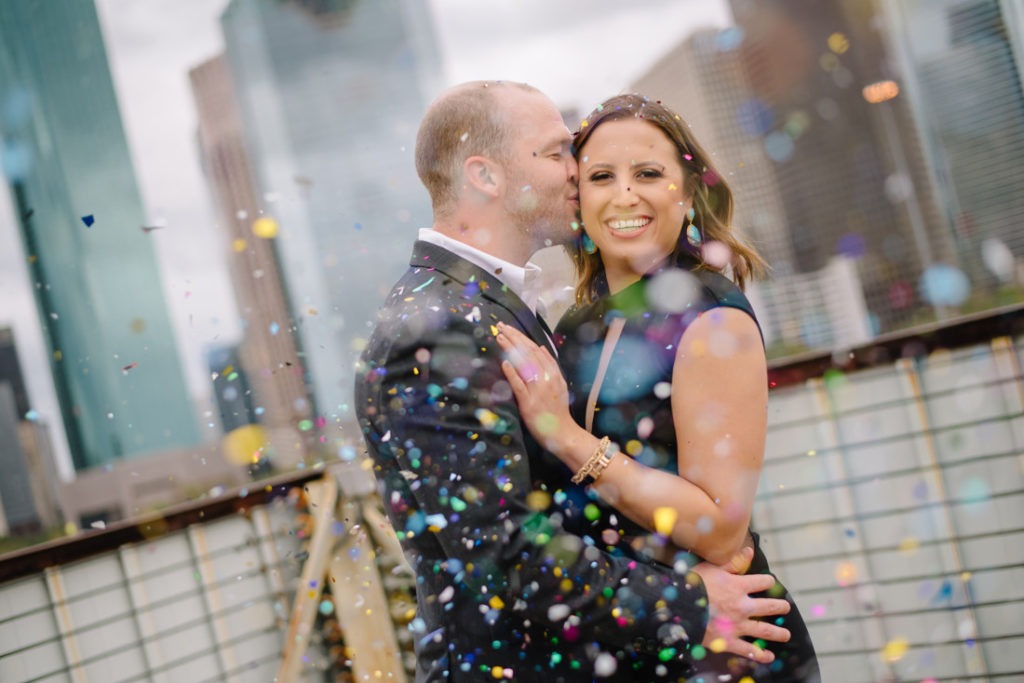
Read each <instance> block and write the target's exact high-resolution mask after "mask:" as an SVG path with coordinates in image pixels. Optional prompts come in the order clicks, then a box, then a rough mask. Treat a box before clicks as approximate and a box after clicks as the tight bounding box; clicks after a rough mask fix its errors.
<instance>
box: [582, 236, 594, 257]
mask: <svg viewBox="0 0 1024 683" xmlns="http://www.w3.org/2000/svg"><path fill="white" fill-rule="evenodd" d="M583 251H585V252H587V253H588V254H593V253H594V252H596V251H597V245H596V244H594V240H592V239H590V235H588V234H587V233H583Z"/></svg>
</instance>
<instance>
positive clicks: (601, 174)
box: [590, 171, 612, 183]
mask: <svg viewBox="0 0 1024 683" xmlns="http://www.w3.org/2000/svg"><path fill="white" fill-rule="evenodd" d="M611 177H612V174H611V173H607V172H605V171H598V172H597V173H591V174H590V182H592V183H596V182H600V181H602V180H608V179H609V178H611Z"/></svg>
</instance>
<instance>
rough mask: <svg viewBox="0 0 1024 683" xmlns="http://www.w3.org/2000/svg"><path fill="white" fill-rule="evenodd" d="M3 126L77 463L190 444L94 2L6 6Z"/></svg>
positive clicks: (190, 424)
mask: <svg viewBox="0 0 1024 683" xmlns="http://www.w3.org/2000/svg"><path fill="white" fill-rule="evenodd" d="M0 131H2V133H3V147H2V157H0V158H2V164H3V173H4V176H5V180H6V182H7V183H8V184H9V186H10V188H11V195H12V197H13V199H14V205H15V210H16V212H17V216H16V218H17V220H18V222H19V224H20V227H21V235H22V240H23V243H24V248H25V251H26V254H25V256H26V259H27V260H28V264H29V269H30V273H31V275H32V278H33V285H34V289H35V293H36V303H37V306H38V309H39V315H40V319H41V321H42V324H43V327H44V329H45V331H46V333H47V334H46V336H47V339H48V343H49V345H50V348H49V352H50V358H51V367H52V370H53V379H54V383H55V385H56V390H57V396H58V400H59V402H60V407H61V413H62V417H63V421H64V426H65V429H66V432H67V436H68V442H69V445H70V448H71V456H72V460H73V462H74V465H75V468H76V469H77V470H82V469H87V468H90V467H94V466H97V465H102V464H104V463H108V462H111V461H114V460H117V459H121V458H128V457H133V456H137V455H141V454H144V453H147V452H152V451H157V450H163V449H169V448H181V447H188V446H192V445H195V444H197V443H198V441H199V432H198V430H197V426H196V423H195V419H194V417H193V414H192V408H191V404H190V402H189V399H188V393H187V391H186V388H185V381H184V374H183V372H182V368H181V364H180V361H179V358H178V354H177V349H176V346H175V342H174V334H173V331H172V328H171V324H170V320H169V318H168V314H167V310H166V306H165V301H164V295H163V291H162V289H161V283H160V276H159V272H158V268H157V261H156V258H155V255H154V252H153V247H152V245H151V244H150V242H149V237H148V236H147V234H146V233H145V231H144V230H143V229H142V226H143V225H144V224H145V222H146V221H145V216H144V212H143V208H142V202H141V199H140V197H139V192H138V188H137V186H136V182H135V176H134V171H133V168H132V162H131V157H130V155H129V150H128V144H127V141H126V139H125V134H124V130H123V127H122V124H121V116H120V113H119V111H118V104H117V98H116V96H115V92H114V84H113V81H112V79H111V75H110V69H109V66H108V64H107V56H106V51H105V48H104V44H103V35H102V33H101V31H100V25H99V20H98V18H97V15H96V9H95V7H94V6H93V3H92V2H89V1H80V0H53V1H47V2H36V1H33V0H8V1H5V2H3V3H0Z"/></svg>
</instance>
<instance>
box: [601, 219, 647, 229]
mask: <svg viewBox="0 0 1024 683" xmlns="http://www.w3.org/2000/svg"><path fill="white" fill-rule="evenodd" d="M650 222H651V219H650V218H630V219H629V220H619V221H608V227H609V228H611V229H612V230H615V231H616V232H636V231H637V230H639V229H640V228H642V227H644V226H645V225H647V224H648V223H650Z"/></svg>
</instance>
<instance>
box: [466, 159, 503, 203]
mask: <svg viewBox="0 0 1024 683" xmlns="http://www.w3.org/2000/svg"><path fill="white" fill-rule="evenodd" d="M462 177H463V179H464V180H465V183H466V185H467V186H468V187H470V188H472V189H474V190H476V191H477V192H480V193H481V194H484V195H486V196H488V197H492V198H493V197H497V196H498V194H499V193H500V192H501V186H502V185H503V184H504V182H505V176H504V173H503V171H502V168H501V167H500V166H499V165H498V164H496V163H495V162H494V161H492V160H491V159H488V158H487V157H482V156H472V157H469V158H467V159H466V161H465V162H464V163H463V164H462Z"/></svg>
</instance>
